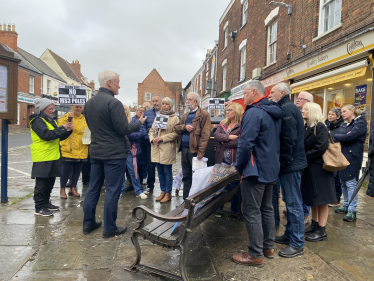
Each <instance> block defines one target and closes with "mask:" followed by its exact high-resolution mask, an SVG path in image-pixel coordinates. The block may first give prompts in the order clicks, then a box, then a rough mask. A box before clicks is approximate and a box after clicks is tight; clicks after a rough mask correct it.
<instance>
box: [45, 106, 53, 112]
mask: <svg viewBox="0 0 374 281" xmlns="http://www.w3.org/2000/svg"><path fill="white" fill-rule="evenodd" d="M46 110H48V111H52V112H53V111H55V108H54V107H47V108H46Z"/></svg>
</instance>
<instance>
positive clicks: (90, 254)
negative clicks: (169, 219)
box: [0, 148, 374, 281]
mask: <svg viewBox="0 0 374 281" xmlns="http://www.w3.org/2000/svg"><path fill="white" fill-rule="evenodd" d="M179 163H180V155H179V154H178V156H177V164H176V165H174V166H173V174H174V176H175V174H176V173H177V171H178V168H179V165H180V164H179ZM31 166H32V163H31V157H30V150H29V148H21V149H16V150H14V151H12V152H10V153H9V186H8V191H9V203H7V204H1V209H0V228H1V235H0V268H1V271H0V280H54V279H63V280H127V281H128V280H165V279H163V278H160V277H157V276H154V275H149V274H144V273H140V272H139V273H130V272H127V271H124V270H123V267H124V266H125V265H129V264H131V263H132V262H133V261H134V260H135V250H134V247H133V246H132V243H131V239H130V237H131V236H130V235H131V230H132V229H134V228H135V227H136V224H135V223H134V222H133V221H132V218H131V211H132V209H133V208H134V207H135V206H138V205H141V204H144V205H146V206H147V207H149V208H151V209H153V210H155V211H156V212H159V213H162V214H165V213H167V212H169V211H170V210H172V209H174V208H175V207H176V206H178V205H179V204H181V203H182V201H183V200H182V198H181V196H178V197H176V196H174V191H173V193H172V194H173V197H172V200H171V203H166V204H160V203H156V202H155V200H154V199H155V197H156V196H158V194H159V183H158V181H157V180H156V187H155V192H153V194H151V196H150V198H148V199H146V200H141V199H140V198H136V197H135V196H134V194H133V192H128V193H126V194H125V196H123V197H121V198H120V199H119V205H118V219H117V223H118V225H120V226H121V225H124V224H125V225H126V226H127V227H128V232H127V233H125V234H124V235H122V236H118V237H113V238H110V239H103V238H102V228H100V229H98V230H96V231H94V232H92V233H91V234H90V235H83V234H82V219H83V210H82V207H83V201H84V196H82V197H81V198H73V197H69V198H68V199H67V200H63V199H60V198H59V188H58V187H59V180H58V179H57V180H56V184H55V188H54V189H53V192H52V202H53V203H55V204H57V205H60V206H61V210H60V211H57V212H55V215H54V216H53V217H35V216H34V202H33V197H32V196H33V193H32V192H33V186H34V180H32V179H30V171H31ZM157 178H158V177H156V179H157ZM365 189H366V188H365V187H364V188H363V190H361V191H360V193H359V203H358V208H357V213H358V215H357V221H355V222H353V223H348V222H344V221H343V220H342V215H338V214H335V213H334V212H333V210H332V209H331V208H329V209H330V214H329V219H328V225H327V227H326V229H327V233H328V237H329V240H328V241H323V242H318V243H311V242H306V244H305V248H304V255H302V256H300V257H296V258H292V259H286V258H281V257H279V256H278V255H277V254H276V256H275V258H274V259H272V260H269V259H266V260H265V266H264V267H263V268H253V267H247V266H242V265H238V264H235V263H234V262H232V260H231V257H232V255H233V254H234V253H237V252H243V251H246V245H247V243H248V235H247V231H246V228H245V223H244V222H243V221H241V220H238V219H234V218H231V217H225V216H222V217H220V218H218V217H216V216H214V215H213V216H211V217H210V218H208V219H207V220H206V221H205V222H204V223H202V224H201V225H200V226H199V227H197V228H195V229H193V235H192V236H191V239H190V243H189V249H188V251H189V255H188V256H187V260H188V262H187V271H188V274H189V277H190V280H242V281H247V280H291V281H293V280H295V281H298V280H310V279H313V280H337V281H341V280H374V270H373V268H374V239H373V237H374V220H373V217H374V204H373V203H374V198H371V197H368V196H366V195H365ZM78 191H79V192H80V193H81V194H83V195H84V193H85V191H86V187H83V186H82V184H81V180H80V181H79V184H78ZM101 195H102V196H101V197H100V201H99V204H98V207H97V212H96V213H97V219H101V218H102V216H103V202H104V196H105V193H104V191H102V194H101ZM227 207H228V206H226V207H225V208H226V209H227ZM283 209H284V205H283V202H282V203H281V214H282V210H283ZM148 221H149V219H148ZM285 223H286V219H285V216H283V214H282V215H281V226H280V227H279V228H278V229H277V235H280V234H282V233H283V231H284V229H285V228H284V224H285ZM140 243H141V245H142V252H143V256H142V263H145V264H148V265H151V266H157V267H161V268H163V269H166V270H168V271H172V272H175V273H177V272H178V270H179V267H178V265H179V252H178V251H170V250H166V249H162V248H161V247H159V246H157V245H152V244H150V243H149V242H146V241H145V240H142V239H140ZM283 247H285V245H279V244H275V250H276V251H279V250H280V249H282V248H283Z"/></svg>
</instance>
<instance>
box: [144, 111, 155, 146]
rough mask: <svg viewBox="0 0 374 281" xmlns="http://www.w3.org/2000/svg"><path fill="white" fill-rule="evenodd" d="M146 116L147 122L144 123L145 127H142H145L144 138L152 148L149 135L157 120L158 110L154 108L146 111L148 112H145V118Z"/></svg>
mask: <svg viewBox="0 0 374 281" xmlns="http://www.w3.org/2000/svg"><path fill="white" fill-rule="evenodd" d="M145 116H147V120H145V121H144V123H143V126H142V127H143V137H144V139H145V140H146V141H147V144H148V145H149V146H150V145H151V143H150V142H149V136H148V133H149V130H150V129H151V128H152V125H153V121H154V120H155V118H156V110H155V109H154V107H152V108H151V109H148V110H146V112H144V117H145Z"/></svg>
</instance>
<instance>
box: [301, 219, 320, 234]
mask: <svg viewBox="0 0 374 281" xmlns="http://www.w3.org/2000/svg"><path fill="white" fill-rule="evenodd" d="M317 229H318V222H315V221H314V220H312V223H311V224H310V225H309V227H308V228H306V229H305V231H304V232H305V234H310V233H313V232H315V231H316V230H317Z"/></svg>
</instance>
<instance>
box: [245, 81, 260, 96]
mask: <svg viewBox="0 0 374 281" xmlns="http://www.w3.org/2000/svg"><path fill="white" fill-rule="evenodd" d="M244 88H247V89H248V90H253V89H256V90H257V92H259V93H260V94H261V95H265V87H264V84H262V83H261V82H260V81H258V80H251V81H248V82H247V85H245V87H244Z"/></svg>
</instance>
